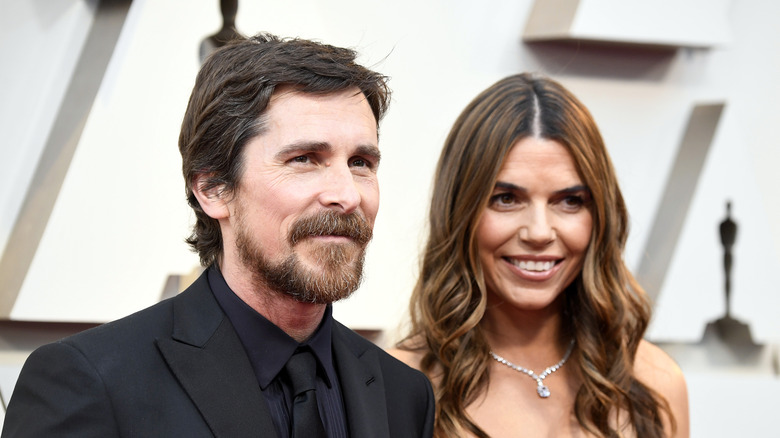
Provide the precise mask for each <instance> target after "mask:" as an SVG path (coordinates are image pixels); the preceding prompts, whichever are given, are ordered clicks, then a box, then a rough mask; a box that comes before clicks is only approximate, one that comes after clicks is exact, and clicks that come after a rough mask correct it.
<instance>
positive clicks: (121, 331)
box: [2, 274, 434, 438]
mask: <svg viewBox="0 0 780 438" xmlns="http://www.w3.org/2000/svg"><path fill="white" fill-rule="evenodd" d="M332 344H333V355H334V356H333V357H334V362H335V364H336V370H337V372H338V373H339V380H340V382H341V385H342V394H343V397H344V408H345V411H346V416H347V423H348V425H349V432H350V436H351V437H352V438H366V437H378V438H379V437H382V438H390V437H398V438H411V437H430V436H432V434H433V416H434V401H433V392H432V390H431V385H430V383H429V382H428V379H427V378H426V377H425V376H424V375H423V374H422V373H420V372H418V371H416V370H413V369H411V368H409V367H407V366H406V365H404V364H403V363H401V362H399V361H398V360H396V359H394V358H393V357H391V356H390V355H388V354H387V353H385V352H384V351H382V350H381V349H380V348H378V347H376V346H375V345H374V344H372V343H371V342H369V341H367V340H365V339H364V338H362V337H361V336H360V335H358V334H356V333H354V332H352V331H351V330H349V329H348V328H346V327H344V326H343V325H341V324H339V323H335V324H334V326H333V343H332ZM275 434H276V432H275V430H274V425H273V420H272V419H271V415H270V413H269V411H268V406H267V404H266V402H265V399H264V398H263V395H262V392H261V390H260V387H259V385H258V383H257V379H256V377H255V375H254V372H253V370H252V366H251V364H250V362H249V359H248V358H247V356H246V353H245V352H244V349H243V346H242V345H241V341H240V340H239V338H238V335H237V334H236V332H235V330H234V329H233V326H232V325H231V324H230V321H229V320H228V318H227V317H226V316H225V314H224V313H223V312H222V309H221V308H220V307H219V305H218V304H217V302H216V300H215V298H214V296H213V294H212V292H211V289H210V288H209V285H208V281H207V280H206V276H205V274H204V275H202V276H201V277H200V278H199V279H198V280H197V281H196V282H195V283H193V285H192V286H190V287H189V288H188V289H187V290H186V291H184V292H182V293H181V294H179V295H178V296H176V297H174V298H171V299H169V300H166V301H163V302H161V303H159V304H156V305H154V306H152V307H150V308H148V309H145V310H142V311H140V312H138V313H135V314H133V315H130V316H128V317H126V318H123V319H120V320H117V321H114V322H111V323H108V324H104V325H102V326H99V327H96V328H94V329H91V330H88V331H85V332H83V333H79V334H77V335H74V336H71V337H69V338H65V339H63V340H61V341H58V342H56V343H53V344H49V345H45V346H43V347H41V348H39V349H37V350H36V351H34V352H33V353H32V354H31V355H30V357H29V358H28V359H27V362H26V363H25V365H24V367H23V369H22V372H21V374H20V376H19V380H18V381H17V384H16V387H15V388H14V392H13V395H12V396H11V400H10V402H9V404H8V411H7V413H6V418H5V424H4V427H3V433H2V438H12V437H14V438H15V437H70V436H72V437H80V438H83V437H119V436H121V437H145V438H148V437H187V438H195V437H212V436H215V437H227V438H239V437H274V436H275Z"/></svg>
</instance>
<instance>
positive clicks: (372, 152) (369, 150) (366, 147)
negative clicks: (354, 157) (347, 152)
mask: <svg viewBox="0 0 780 438" xmlns="http://www.w3.org/2000/svg"><path fill="white" fill-rule="evenodd" d="M357 154H358V155H364V156H367V157H370V158H373V159H374V161H376V163H377V164H379V162H380V161H381V160H382V153H381V152H379V148H378V147H376V146H374V145H372V144H363V145H359V146H358V147H357Z"/></svg>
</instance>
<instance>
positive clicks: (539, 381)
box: [490, 339, 574, 398]
mask: <svg viewBox="0 0 780 438" xmlns="http://www.w3.org/2000/svg"><path fill="white" fill-rule="evenodd" d="M572 350H574V339H572V340H571V342H570V343H569V349H568V350H566V354H564V355H563V359H561V360H560V362H558V363H556V364H555V365H553V366H551V367H547V368H546V369H545V370H544V371H543V372H542V374H536V373H535V372H533V371H532V370H529V369H528V368H523V367H521V366H520V365H515V364H513V363H512V362H510V361H508V360H506V359H504V358H503V357H501V356H499V355H497V354H496V353H493V352H492V351H491V352H490V356H491V357H492V358H493V359H495V360H496V361H498V363H502V364H504V365H506V366H508V367H509V368H512V369H513V370H515V371H519V372H521V373H523V374H526V375H527V376H528V377H530V378H532V379H534V380H536V393H537V394H539V397H541V398H547V397H549V396H550V389H549V388H548V387H546V386H545V385H544V379H545V378H546V377H547V376H549V375H550V374H552V373H554V372H556V371H558V368H560V367H562V366H563V364H565V363H566V360H568V359H569V356H570V355H571V352H572Z"/></svg>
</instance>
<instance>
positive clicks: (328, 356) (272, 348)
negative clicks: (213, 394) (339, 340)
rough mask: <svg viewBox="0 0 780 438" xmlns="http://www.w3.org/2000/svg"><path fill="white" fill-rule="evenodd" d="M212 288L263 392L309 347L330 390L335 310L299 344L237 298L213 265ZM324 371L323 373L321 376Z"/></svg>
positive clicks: (217, 268) (329, 310)
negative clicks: (287, 364) (288, 364)
mask: <svg viewBox="0 0 780 438" xmlns="http://www.w3.org/2000/svg"><path fill="white" fill-rule="evenodd" d="M208 280H209V286H211V290H212V291H213V292H214V297H215V298H216V299H217V302H218V303H219V305H220V307H222V310H223V311H224V312H225V314H226V315H227V317H228V319H230V322H231V323H232V324H233V328H235V330H236V333H237V334H238V337H239V339H241V343H242V344H243V346H244V350H246V353H247V355H248V356H249V361H250V362H251V364H252V368H253V369H254V371H255V375H256V376H257V381H258V383H259V384H260V387H261V388H262V389H265V388H266V387H268V385H269V384H270V383H271V382H272V381H273V380H274V378H275V377H276V376H277V375H278V374H279V372H280V371H282V369H283V368H284V365H285V364H286V363H287V360H288V359H289V358H290V357H291V356H292V355H293V353H294V352H295V350H296V349H297V348H298V347H299V346H304V345H308V346H309V347H310V348H311V349H312V351H314V356H315V357H316V358H317V362H318V364H319V365H318V369H319V370H320V372H319V374H320V376H322V377H323V380H324V381H325V383H326V384H327V385H328V387H329V388H330V387H331V382H334V381H335V375H336V371H335V369H334V366H333V355H332V351H331V331H332V327H333V309H332V308H331V306H330V305H328V306H327V308H326V309H325V314H324V315H323V317H322V321H321V322H320V325H319V327H317V330H315V331H314V334H313V335H312V336H311V337H310V338H309V339H308V340H306V341H305V342H303V343H298V341H296V340H295V339H293V338H291V337H290V336H289V335H288V334H287V333H285V332H284V331H283V330H282V329H280V328H279V327H277V326H276V325H274V324H273V323H272V322H271V321H269V320H267V319H266V318H265V317H264V316H263V315H261V314H259V313H258V312H257V311H255V310H254V309H252V308H251V307H250V306H249V305H248V304H246V303H245V302H244V301H243V300H242V299H241V298H239V297H238V295H236V294H235V293H234V292H233V291H232V290H231V289H230V286H228V284H227V282H226V281H225V278H224V277H223V276H222V273H221V272H220V270H219V267H217V266H216V265H212V266H211V267H210V268H209V272H208ZM322 371H324V372H322Z"/></svg>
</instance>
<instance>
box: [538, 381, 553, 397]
mask: <svg viewBox="0 0 780 438" xmlns="http://www.w3.org/2000/svg"><path fill="white" fill-rule="evenodd" d="M536 393H537V394H539V397H541V398H547V397H549V396H550V389H549V388H547V387H546V386H544V385H542V382H539V384H538V385H536Z"/></svg>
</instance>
